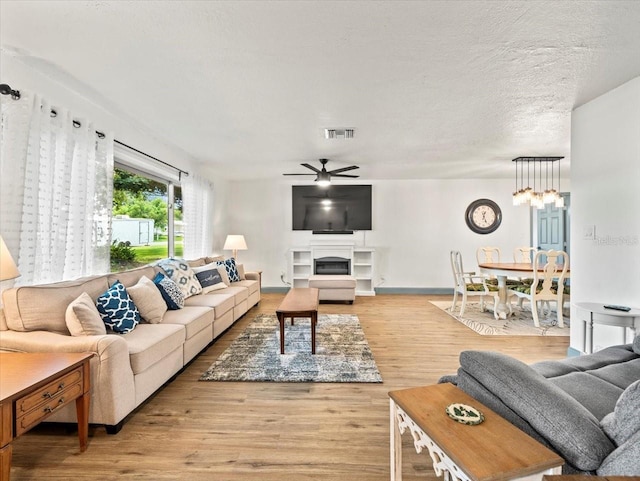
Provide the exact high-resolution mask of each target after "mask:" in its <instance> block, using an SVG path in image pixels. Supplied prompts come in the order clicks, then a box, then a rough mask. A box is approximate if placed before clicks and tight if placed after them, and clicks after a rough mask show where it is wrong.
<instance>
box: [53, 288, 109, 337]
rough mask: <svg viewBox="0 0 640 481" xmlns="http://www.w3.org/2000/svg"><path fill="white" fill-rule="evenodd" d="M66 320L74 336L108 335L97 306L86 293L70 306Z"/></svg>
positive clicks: (66, 313)
mask: <svg viewBox="0 0 640 481" xmlns="http://www.w3.org/2000/svg"><path fill="white" fill-rule="evenodd" d="M64 320H65V322H66V324H67V329H69V332H70V333H71V335H72V336H100V335H104V334H106V333H107V328H106V327H105V325H104V322H103V321H102V317H100V313H99V312H98V308H97V307H96V304H95V303H94V302H93V299H91V296H89V294H87V293H86V292H83V293H82V294H80V296H78V298H77V299H75V300H74V301H73V302H72V303H71V304H69V306H68V307H67V311H66V312H65V316H64Z"/></svg>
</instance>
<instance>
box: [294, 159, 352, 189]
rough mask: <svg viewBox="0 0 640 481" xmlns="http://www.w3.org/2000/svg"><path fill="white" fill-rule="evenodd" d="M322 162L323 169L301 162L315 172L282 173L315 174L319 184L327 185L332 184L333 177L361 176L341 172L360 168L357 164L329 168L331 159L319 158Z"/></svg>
mask: <svg viewBox="0 0 640 481" xmlns="http://www.w3.org/2000/svg"><path fill="white" fill-rule="evenodd" d="M319 160H320V163H321V164H322V170H319V169H317V168H316V167H314V166H313V165H310V164H300V165H302V166H304V167H306V168H307V169H311V170H313V172H314V173H313V174H282V175H315V176H316V182H317V183H318V185H319V186H323V187H324V186H327V185H329V184H331V177H350V178H352V179H355V178H358V177H360V176H359V175H350V174H342V173H341V172H347V171H349V170H354V169H359V168H360V167H358V166H357V165H351V166H349V167H342V168H340V169H334V170H327V168H326V165H327V162H329V159H319Z"/></svg>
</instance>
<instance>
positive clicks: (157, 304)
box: [127, 276, 167, 324]
mask: <svg viewBox="0 0 640 481" xmlns="http://www.w3.org/2000/svg"><path fill="white" fill-rule="evenodd" d="M127 292H128V293H129V296H130V297H131V299H132V300H133V302H134V304H135V305H136V307H137V308H138V311H140V316H141V317H142V319H144V320H145V321H147V322H150V323H151V324H157V323H158V322H162V316H163V315H164V313H165V312H167V303H166V302H164V298H163V297H162V294H160V290H159V289H158V288H157V287H156V284H155V283H154V282H153V281H152V280H151V279H149V278H148V277H147V276H142V277H141V278H140V280H138V282H137V283H136V284H135V285H133V286H131V287H128V288H127Z"/></svg>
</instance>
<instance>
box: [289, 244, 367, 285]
mask: <svg viewBox="0 0 640 481" xmlns="http://www.w3.org/2000/svg"><path fill="white" fill-rule="evenodd" d="M322 257H342V258H344V259H348V260H349V261H350V263H349V264H350V268H351V272H350V275H352V276H353V277H355V278H356V295H357V296H375V290H374V272H375V269H374V267H375V262H374V259H375V248H373V247H356V246H355V243H354V242H345V241H331V240H327V241H314V242H313V243H310V244H309V245H308V246H300V247H292V248H291V249H289V279H291V287H309V276H311V275H313V274H314V272H313V270H314V260H315V259H319V258H322Z"/></svg>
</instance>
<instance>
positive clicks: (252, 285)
mask: <svg viewBox="0 0 640 481" xmlns="http://www.w3.org/2000/svg"><path fill="white" fill-rule="evenodd" d="M231 286H232V287H244V288H246V289H248V290H249V295H251V294H255V293H256V292H258V289H259V288H260V283H259V282H258V281H251V280H245V281H239V282H232V283H231Z"/></svg>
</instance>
